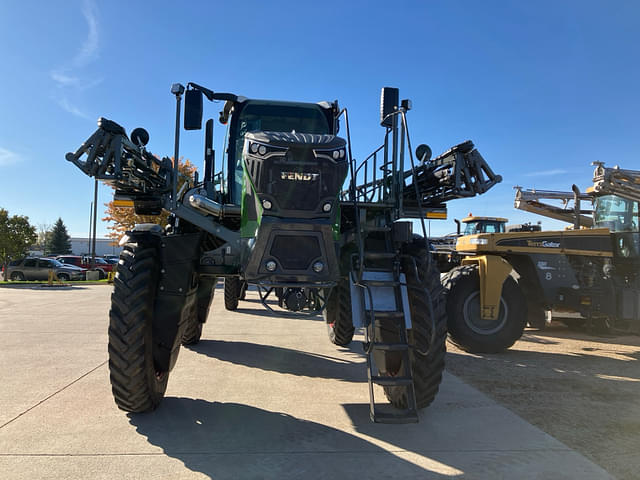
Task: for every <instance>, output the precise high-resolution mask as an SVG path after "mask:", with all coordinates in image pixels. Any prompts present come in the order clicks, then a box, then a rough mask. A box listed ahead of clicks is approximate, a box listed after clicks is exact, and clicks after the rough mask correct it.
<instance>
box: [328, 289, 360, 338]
mask: <svg viewBox="0 0 640 480" xmlns="http://www.w3.org/2000/svg"><path fill="white" fill-rule="evenodd" d="M323 316H324V319H325V321H326V322H327V332H328V334H329V340H330V341H331V343H333V344H335V345H339V346H341V347H345V346H347V345H349V344H350V343H351V340H353V333H354V332H355V328H354V326H353V319H352V317H351V289H350V286H349V280H347V279H346V278H344V279H341V280H340V282H338V284H337V285H336V286H335V287H333V288H332V289H331V291H330V292H329V297H328V298H327V306H326V308H325V309H324V312H323Z"/></svg>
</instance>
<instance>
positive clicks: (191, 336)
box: [182, 302, 203, 345]
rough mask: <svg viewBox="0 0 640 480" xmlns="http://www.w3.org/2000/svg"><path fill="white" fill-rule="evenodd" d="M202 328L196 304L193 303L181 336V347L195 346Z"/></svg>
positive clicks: (200, 335)
mask: <svg viewBox="0 0 640 480" xmlns="http://www.w3.org/2000/svg"><path fill="white" fill-rule="evenodd" d="M202 327H203V324H202V322H200V319H199V318H198V304H197V302H194V303H193V307H192V308H191V311H190V312H189V319H188V320H187V324H186V325H185V328H184V333H183V334H182V345H195V344H196V343H198V342H199V341H200V337H202Z"/></svg>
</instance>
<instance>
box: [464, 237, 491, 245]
mask: <svg viewBox="0 0 640 480" xmlns="http://www.w3.org/2000/svg"><path fill="white" fill-rule="evenodd" d="M469 243H470V244H471V245H487V244H488V243H489V240H488V239H486V238H471V239H469Z"/></svg>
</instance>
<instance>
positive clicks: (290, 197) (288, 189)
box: [269, 165, 324, 210]
mask: <svg viewBox="0 0 640 480" xmlns="http://www.w3.org/2000/svg"><path fill="white" fill-rule="evenodd" d="M301 170H302V169H300V168H299V167H298V168H296V167H294V166H293V165H291V166H288V165H284V166H281V167H280V168H278V169H276V171H275V173H276V175H277V176H276V178H275V179H274V182H273V190H272V191H270V192H269V193H271V194H272V195H273V196H274V197H275V198H276V199H277V201H278V205H280V208H282V209H286V210H315V209H316V208H318V203H319V202H320V195H321V191H320V190H321V186H322V181H324V178H323V176H322V173H321V172H320V169H318V168H306V169H304V172H305V173H310V174H320V177H319V178H318V179H317V180H313V181H296V180H287V179H283V178H282V175H283V172H296V171H298V172H299V171H301Z"/></svg>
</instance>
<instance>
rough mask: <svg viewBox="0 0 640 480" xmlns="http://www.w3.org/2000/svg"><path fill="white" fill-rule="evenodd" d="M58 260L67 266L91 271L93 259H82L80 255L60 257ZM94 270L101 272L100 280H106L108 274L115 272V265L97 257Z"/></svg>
mask: <svg viewBox="0 0 640 480" xmlns="http://www.w3.org/2000/svg"><path fill="white" fill-rule="evenodd" d="M56 260H58V261H59V262H61V263H64V264H65V265H75V266H76V267H82V268H84V269H86V270H91V257H81V256H79V255H58V256H57V257H56ZM93 270H97V271H98V272H100V278H105V277H106V276H107V273H109V272H112V271H113V265H112V264H111V263H109V262H107V261H106V260H105V259H104V258H100V257H96V262H95V268H94V269H93Z"/></svg>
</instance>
